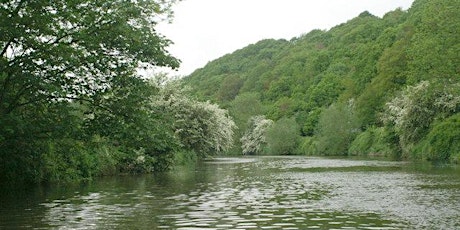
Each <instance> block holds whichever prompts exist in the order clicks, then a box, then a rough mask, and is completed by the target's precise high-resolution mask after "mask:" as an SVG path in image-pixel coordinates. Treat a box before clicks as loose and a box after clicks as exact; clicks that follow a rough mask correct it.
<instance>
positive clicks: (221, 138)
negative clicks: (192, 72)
mask: <svg viewBox="0 0 460 230" xmlns="http://www.w3.org/2000/svg"><path fill="white" fill-rule="evenodd" d="M152 103H153V104H154V105H155V106H157V107H159V108H161V110H162V111H163V112H165V113H166V114H170V116H171V117H172V119H173V129H174V131H175V134H176V136H177V137H178V138H179V140H180V142H181V144H182V146H183V147H184V148H185V149H187V150H192V151H194V152H195V153H197V154H198V155H199V156H200V157H206V156H209V155H213V154H216V153H220V152H225V151H227V150H228V149H229V148H230V147H232V145H233V134H234V129H235V128H236V125H235V123H234V121H233V119H232V118H231V117H230V116H229V115H228V112H227V110H224V109H221V108H219V106H218V105H216V104H212V103H210V102H209V101H207V102H200V101H195V100H192V99H190V98H188V97H186V95H185V93H184V92H183V91H181V90H178V85H177V84H175V83H170V84H169V85H167V86H165V88H164V89H162V92H161V93H160V94H159V96H158V97H156V98H155V99H154V100H153V102H152Z"/></svg>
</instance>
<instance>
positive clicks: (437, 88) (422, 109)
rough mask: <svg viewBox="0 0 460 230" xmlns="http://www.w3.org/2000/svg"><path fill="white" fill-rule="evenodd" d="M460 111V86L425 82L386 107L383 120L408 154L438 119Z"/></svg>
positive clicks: (408, 88) (410, 88) (409, 89)
mask: <svg viewBox="0 0 460 230" xmlns="http://www.w3.org/2000/svg"><path fill="white" fill-rule="evenodd" d="M458 111H460V85H459V84H445V83H443V84H441V83H439V82H435V83H430V82H428V81H422V82H420V83H418V84H417V85H415V86H408V87H407V88H406V89H405V90H404V91H403V92H402V93H401V95H399V96H397V97H396V98H394V99H393V100H391V101H390V102H388V103H387V104H386V110H385V113H384V114H383V115H382V120H383V121H384V123H385V124H387V125H391V126H393V127H394V128H395V131H396V132H397V133H398V134H399V136H400V144H401V147H403V150H405V151H406V152H407V151H408V150H410V148H411V147H412V146H413V145H414V144H415V143H416V142H417V141H419V140H420V139H422V138H423V137H424V136H425V135H426V134H427V132H428V131H429V129H430V126H431V124H432V123H433V121H435V120H436V119H444V118H446V117H448V116H450V115H452V114H454V113H456V112H458Z"/></svg>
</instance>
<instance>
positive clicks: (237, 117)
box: [0, 0, 460, 183]
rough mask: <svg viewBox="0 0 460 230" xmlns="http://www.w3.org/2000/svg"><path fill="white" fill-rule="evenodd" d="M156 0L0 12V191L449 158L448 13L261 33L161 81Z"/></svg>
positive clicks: (432, 2) (366, 17)
mask: <svg viewBox="0 0 460 230" xmlns="http://www.w3.org/2000/svg"><path fill="white" fill-rule="evenodd" d="M174 2H175V1H174V0H169V1H105V0H104V1H94V0H81V1H80V0H79V1H50V0H45V1H22V0H9V1H5V2H2V3H0V17H1V18H2V19H4V20H1V21H0V31H1V32H0V52H1V58H0V183H46V182H66V181H84V180H91V179H92V178H94V177H97V176H104V175H114V174H120V173H149V172H158V171H165V170H168V169H170V168H171V167H174V166H175V165H179V164H187V163H190V162H194V161H196V160H197V159H200V158H206V157H209V156H212V155H216V154H233V155H241V154H246V155H247V154H254V155H256V154H276V155H278V154H283V155H288V154H298V155H338V156H382V157H391V158H395V159H405V160H428V161H433V162H438V161H441V162H450V163H459V162H460V76H459V72H460V67H459V63H460V60H459V59H460V42H459V41H460V37H459V36H460V33H459V29H458V28H460V14H458V12H460V9H459V8H460V4H459V3H458V0H416V1H415V2H414V4H413V6H412V7H411V8H410V9H409V10H407V11H403V10H401V9H396V10H394V11H392V12H389V13H387V14H386V15H385V16H384V17H383V18H379V17H376V16H373V15H371V14H370V13H368V12H363V13H361V14H360V15H359V16H357V17H356V18H354V19H352V20H350V21H348V22H345V23H343V24H341V25H338V26H336V27H333V28H332V29H330V30H328V31H323V30H313V31H311V32H308V33H306V34H303V35H301V36H299V37H295V38H292V39H291V40H289V41H287V40H270V39H269V40H263V41H260V42H258V43H256V44H251V45H249V46H247V47H245V48H242V49H240V50H237V51H235V52H234V53H231V54H227V55H225V56H223V57H221V58H219V59H217V60H214V61H211V62H209V63H208V64H207V65H206V66H205V67H204V68H202V69H198V70H196V71H195V72H193V73H192V74H191V75H190V76H187V77H185V78H182V79H178V80H175V81H171V80H168V79H169V77H168V76H164V75H161V74H158V75H156V76H152V77H145V76H142V75H140V74H139V71H138V70H139V69H142V68H148V67H151V66H166V67H172V68H177V67H178V66H179V65H180V61H179V60H177V59H176V58H174V57H172V56H171V55H170V54H169V53H168V51H167V49H166V47H167V46H168V45H169V44H170V43H171V41H169V40H168V39H167V38H165V37H163V36H162V35H161V34H158V33H157V31H156V30H155V28H154V27H155V25H157V24H158V23H159V22H160V21H162V20H169V19H170V18H171V17H172V14H173V12H172V11H171V6H172V4H174Z"/></svg>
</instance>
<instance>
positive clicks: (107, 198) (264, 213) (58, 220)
mask: <svg viewBox="0 0 460 230" xmlns="http://www.w3.org/2000/svg"><path fill="white" fill-rule="evenodd" d="M0 202H1V203H0V229H4V228H6V229H8V228H14V229H17V228H23V229H459V228H460V170H459V169H458V168H455V167H447V166H444V167H434V166H433V167H431V166H430V167H426V166H425V165H423V166H420V165H417V164H413V163H406V162H391V161H374V160H351V159H330V158H311V157H258V158H216V159H214V160H212V161H206V162H203V163H200V164H199V165H197V167H195V168H181V169H175V170H173V171H171V172H168V173H164V174H156V175H143V176H122V177H110V178H101V179H98V180H96V181H93V182H91V183H90V184H85V185H79V186H50V187H37V188H33V189H28V190H24V191H14V192H11V191H9V192H3V193H2V194H1V198H0Z"/></svg>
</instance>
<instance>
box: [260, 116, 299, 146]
mask: <svg viewBox="0 0 460 230" xmlns="http://www.w3.org/2000/svg"><path fill="white" fill-rule="evenodd" d="M299 142H300V127H299V125H298V124H297V122H296V121H295V119H294V118H286V117H284V118H281V119H280V120H278V121H276V122H275V123H274V124H273V125H272V126H270V127H269V128H268V130H267V144H268V152H267V153H268V154H271V155H289V154H296V153H297V151H296V150H297V146H298V144H299Z"/></svg>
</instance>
